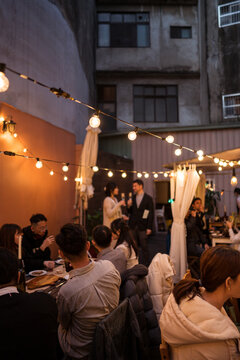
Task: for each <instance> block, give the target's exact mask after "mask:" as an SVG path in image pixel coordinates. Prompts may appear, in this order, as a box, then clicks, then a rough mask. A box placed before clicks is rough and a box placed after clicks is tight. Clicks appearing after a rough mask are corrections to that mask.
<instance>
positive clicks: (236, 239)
mask: <svg viewBox="0 0 240 360" xmlns="http://www.w3.org/2000/svg"><path fill="white" fill-rule="evenodd" d="M226 223H227V227H228V232H229V236H230V240H231V241H232V243H233V244H239V245H238V250H240V231H238V232H237V233H236V234H234V232H233V229H232V228H233V221H227V222H226Z"/></svg>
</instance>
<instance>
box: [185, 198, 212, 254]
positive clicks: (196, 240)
mask: <svg viewBox="0 0 240 360" xmlns="http://www.w3.org/2000/svg"><path fill="white" fill-rule="evenodd" d="M201 207H202V201H201V199H199V198H195V199H193V202H192V205H191V208H190V211H189V214H188V216H187V217H186V219H185V223H186V227H187V255H188V256H199V257H200V256H201V254H202V253H203V251H204V250H205V249H208V248H209V245H208V244H207V239H206V236H205V234H204V233H203V225H202V217H203V215H204V214H203V212H202V211H201Z"/></svg>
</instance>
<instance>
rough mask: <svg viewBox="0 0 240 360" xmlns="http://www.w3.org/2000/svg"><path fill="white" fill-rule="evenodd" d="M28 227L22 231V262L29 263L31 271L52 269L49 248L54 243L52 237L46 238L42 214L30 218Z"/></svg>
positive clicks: (44, 218)
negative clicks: (45, 268)
mask: <svg viewBox="0 0 240 360" xmlns="http://www.w3.org/2000/svg"><path fill="white" fill-rule="evenodd" d="M30 223H31V225H30V226H27V227H25V228H24V229H23V241H22V246H23V250H24V251H23V260H24V262H25V263H29V262H30V263H31V268H33V269H43V268H44V266H45V267H47V268H48V269H53V268H54V265H55V263H54V261H51V252H50V249H49V246H50V245H52V244H53V243H54V242H55V239H54V236H53V235H51V236H48V230H47V218H46V217H45V216H44V215H43V214H35V215H32V216H31V218H30Z"/></svg>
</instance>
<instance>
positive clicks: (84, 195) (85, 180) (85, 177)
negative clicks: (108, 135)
mask: <svg viewBox="0 0 240 360" xmlns="http://www.w3.org/2000/svg"><path fill="white" fill-rule="evenodd" d="M86 130H87V134H86V137H85V140H84V144H83V149H82V152H81V158H80V164H79V165H80V166H79V168H78V173H77V177H78V178H80V179H81V181H80V182H79V183H77V185H76V207H79V198H81V199H82V200H83V208H84V210H86V209H87V208H88V199H89V198H91V197H93V194H94V188H93V186H92V177H93V174H94V172H93V170H92V167H93V166H95V165H96V162H97V155H98V134H100V132H101V130H100V129H99V128H92V127H91V126H88V127H87V128H86ZM80 206H81V205H80Z"/></svg>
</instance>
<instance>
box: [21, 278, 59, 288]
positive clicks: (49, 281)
mask: <svg viewBox="0 0 240 360" xmlns="http://www.w3.org/2000/svg"><path fill="white" fill-rule="evenodd" d="M58 280H59V276H56V275H41V276H40V275H39V276H37V277H35V278H34V279H31V280H30V281H29V282H28V283H27V287H28V289H29V290H34V289H37V288H40V287H43V286H48V285H53V284H55V283H56V282H57V281H58Z"/></svg>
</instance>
